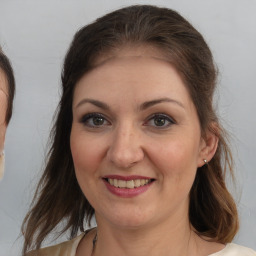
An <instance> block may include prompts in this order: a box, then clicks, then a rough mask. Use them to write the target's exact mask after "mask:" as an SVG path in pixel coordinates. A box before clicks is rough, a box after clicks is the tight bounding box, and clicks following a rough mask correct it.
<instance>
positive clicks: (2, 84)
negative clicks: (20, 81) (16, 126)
mask: <svg viewBox="0 0 256 256" xmlns="http://www.w3.org/2000/svg"><path fill="white" fill-rule="evenodd" d="M7 92H8V88H7V80H6V76H5V74H4V72H3V71H2V70H1V69H0V152H2V151H3V148H4V139H5V133H6V121H5V118H6V111H7Z"/></svg>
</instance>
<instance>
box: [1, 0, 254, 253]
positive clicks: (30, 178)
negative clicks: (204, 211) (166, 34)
mask: <svg viewBox="0 0 256 256" xmlns="http://www.w3.org/2000/svg"><path fill="white" fill-rule="evenodd" d="M142 3H143V4H154V5H160V6H166V7H169V8H173V9H175V10H177V11H179V12H180V13H181V14H182V15H183V16H185V17H186V18H187V19H188V20H189V21H190V22H192V24H193V25H194V26H195V27H196V28H197V29H198V30H199V31H200V32H201V33H202V34H203V35H204V37H205V38H206V41H207V42H208V43H209V45H210V47H211V49H212V52H213V55H214V57H215V61H216V63H217V65H218V67H219V70H220V77H219V85H220V86H219V90H218V92H217V100H218V103H219V114H220V116H221V119H222V120H223V122H224V125H225V127H226V128H227V129H228V130H229V131H230V133H231V134H232V135H233V137H232V144H233V148H234V158H235V162H236V172H237V182H238V184H237V189H236V193H234V196H235V197H236V199H237V202H238V208H239V213H240V216H241V229H240V232H239V234H238V235H237V237H236V239H235V242H236V243H239V244H242V245H245V246H249V247H252V248H253V249H256V198H255V197H256V195H255V185H256V169H255V158H256V155H255V153H256V135H255V127H256V118H255V116H256V115H255V111H256V100H255V95H256V15H255V12H256V1H255V0H243V1H241V0H225V1H223V0H191V1H188V0H187V1H186V0H173V1H172V0H169V1H168V0H165V1H164V0H162V1H128V0H123V1H120V0H119V1H118V0H111V1H102V0H100V1H97V0H96V1H85V0H84V1H82V0H76V1H75V0H73V1H71V0H69V1H67V0H42V1H37V0H31V1H28V0H20V1H18V0H6V1H4V0H0V44H1V45H2V47H3V50H4V51H5V52H6V54H7V55H8V56H9V58H10V59H11V61H12V64H13V67H14V70H15V76H16V83H17V92H16V98H15V108H14V115H13V119H12V121H11V124H10V126H9V130H8V134H7V138H6V147H5V152H6V174H5V177H4V179H3V181H2V182H1V183H0V256H12V255H15V256H16V255H20V249H21V243H22V239H17V238H18V236H19V235H20V226H21V222H22V220H23V218H24V215H25V213H26V211H27V209H28V207H29V202H30V200H31V198H32V194H33V191H34V188H35V184H36V181H37V180H38V178H39V173H40V171H41V170H42V165H43V159H44V155H45V152H46V149H47V145H46V142H47V138H48V135H49V130H50V127H51V120H52V116H53V113H54V110H55V108H56V105H57V102H58V99H59V88H60V72H61V66H62V62H63V58H64V55H65V52H66V50H67V48H68V46H69V43H70V41H71V39H72V37H73V35H74V33H75V32H76V31H77V30H78V29H79V28H80V27H82V26H84V25H85V24H87V23H89V22H91V21H93V20H94V19H95V18H97V17H99V16H101V15H103V14H105V13H106V12H109V11H112V10H114V9H117V8H119V7H123V6H126V5H130V4H142Z"/></svg>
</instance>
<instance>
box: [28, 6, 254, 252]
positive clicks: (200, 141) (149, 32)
mask: <svg viewBox="0 0 256 256" xmlns="http://www.w3.org/2000/svg"><path fill="white" fill-rule="evenodd" d="M215 84H216V69H215V66H214V63H213V59H212V55H211V52H210V50H209V48H208V46H207V44H206V43H205V41H204V39H203V37H202V36H201V35H200V34H199V33H198V32H197V31H196V30H195V29H194V28H193V27H192V26H191V25H190V24H189V23H188V22H187V21H186V20H185V19H184V18H182V17H181V16H180V15H179V14H178V13H176V12H174V11H172V10H169V9H165V8H158V7H153V6H132V7H127V8H123V9H120V10H117V11H115V12H113V13H110V14H107V15H106V16H104V17H102V18H99V19H98V20H96V21H95V22H94V23H92V24H90V25H88V26H86V27H84V28H82V29H81V30H79V31H78V32H77V33H76V35H75V37H74V39H73V42H72V44H71V46H70V49H69V51H68V53H67V55H66V58H65V62H64V69H63V74H62V89H63V91H62V98H61V101H60V104H59V108H58V114H57V119H56V123H55V126H54V129H53V131H52V147H51V150H50V152H49V158H48V163H47V166H46V168H45V171H44V173H43V176H42V178H41V180H40V182H39V185H38V188H37V191H36V194H35V198H34V204H33V206H32V208H31V210H30V212H29V213H28V214H27V216H26V218H25V220H24V224H23V234H24V238H25V243H24V250H23V253H24V254H26V253H27V252H28V251H29V250H30V249H36V250H35V251H32V252H31V253H29V254H28V255H54V256H56V255H70V256H71V255H72V256H75V255H76V256H80V255H84V256H86V255H88V256H91V255H94V256H98V255H133V256H134V255H140V256H142V255H185V256H186V255H190V256H192V255H197V256H198V255H199V256H201V255H216V256H217V255H256V254H255V252H253V251H252V250H251V249H247V248H244V247H241V246H238V245H234V244H230V242H231V241H232V239H233V237H234V236H235V234H236V233H237V230H238V216H237V209H236V205H235V202H234V200H233V198H232V196H231V195H230V193H229V192H228V190H227V188H226V185H225V172H226V170H229V171H230V172H231V174H233V172H232V157H231V153H230V150H229V148H228V146H227V144H226V139H225V132H224V130H223V129H222V128H221V125H220V123H219V121H218V118H217V116H216V114H215V112H214V109H213V106H212V103H213V102H212V101H213V100H212V99H213V93H214V89H215ZM93 216H95V219H96V222H97V228H94V229H91V230H88V231H84V226H85V224H86V222H88V223H90V221H91V219H92V217H93ZM60 223H62V226H61V230H60V233H63V232H65V231H67V230H69V231H70V236H71V238H73V240H71V241H68V242H65V243H62V244H59V245H56V246H53V247H48V248H44V249H39V248H40V247H41V244H42V242H43V240H44V239H45V238H46V237H47V235H49V234H50V233H51V232H52V231H53V229H55V228H57V226H58V225H59V224H60ZM58 227H60V226H58ZM78 231H81V232H83V233H82V234H81V235H80V236H78V237H76V236H77V233H78Z"/></svg>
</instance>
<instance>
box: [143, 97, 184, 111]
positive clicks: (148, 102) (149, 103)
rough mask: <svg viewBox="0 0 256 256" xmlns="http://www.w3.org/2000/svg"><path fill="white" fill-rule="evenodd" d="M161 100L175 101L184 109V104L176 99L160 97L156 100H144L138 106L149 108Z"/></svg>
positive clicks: (161, 101)
mask: <svg viewBox="0 0 256 256" xmlns="http://www.w3.org/2000/svg"><path fill="white" fill-rule="evenodd" d="M163 102H170V103H175V104H177V105H178V106H180V107H182V108H184V109H185V107H184V105H183V104H182V103H181V102H179V101H177V100H174V99H171V98H168V97H166V98H160V99H156V100H150V101H146V102H144V103H143V104H142V105H141V106H140V110H145V109H147V108H150V107H152V106H154V105H156V104H160V103H163Z"/></svg>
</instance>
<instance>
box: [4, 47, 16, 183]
mask: <svg viewBox="0 0 256 256" xmlns="http://www.w3.org/2000/svg"><path fill="white" fill-rule="evenodd" d="M14 91H15V80H14V75H13V70H12V67H11V64H10V61H9V60H8V58H7V57H6V55H5V54H4V53H3V51H2V49H1V47H0V180H1V179H2V177H3V175H4V140H5V133H6V128H7V125H8V123H9V121H10V119H11V116H12V105H13V98H14Z"/></svg>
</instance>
